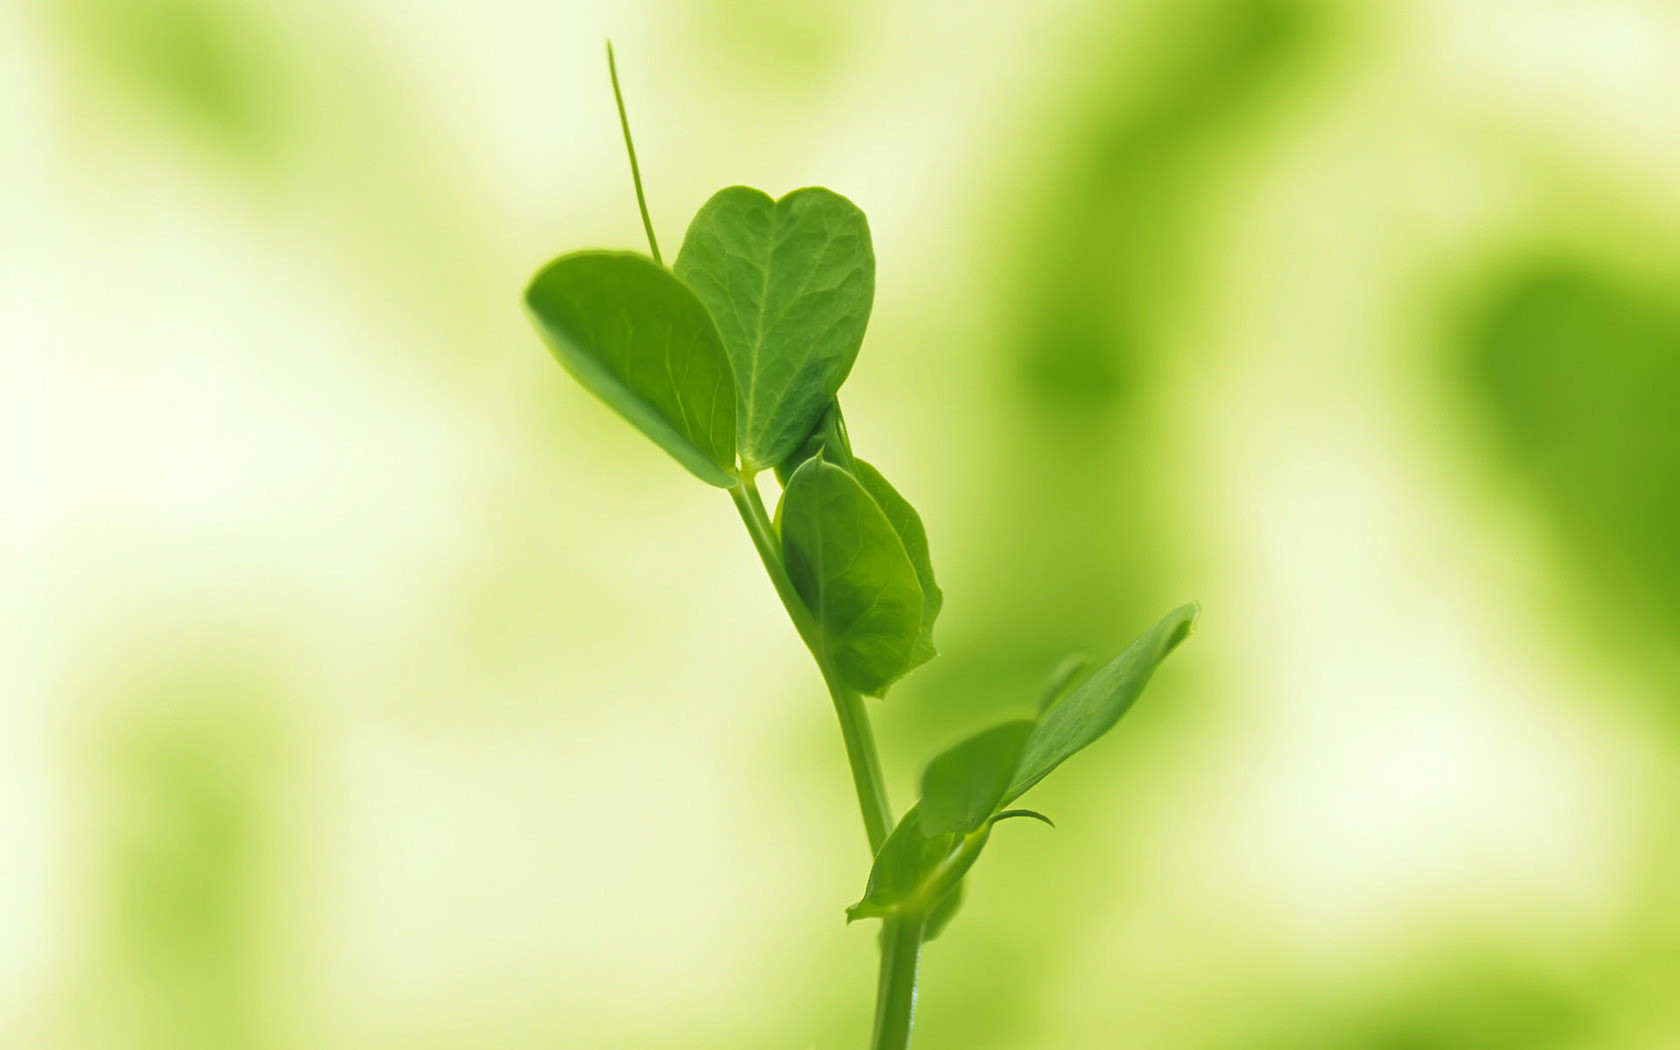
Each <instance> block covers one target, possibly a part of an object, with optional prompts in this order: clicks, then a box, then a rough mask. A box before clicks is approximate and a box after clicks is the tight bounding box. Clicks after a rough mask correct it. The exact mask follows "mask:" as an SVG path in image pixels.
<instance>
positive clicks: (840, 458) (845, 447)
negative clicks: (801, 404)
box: [776, 400, 852, 487]
mask: <svg viewBox="0 0 1680 1050" xmlns="http://www.w3.org/2000/svg"><path fill="white" fill-rule="evenodd" d="M815 455H822V456H824V457H826V458H827V459H828V461H829V462H830V463H837V464H839V465H840V466H842V467H845V468H846V469H847V470H851V469H852V439H851V438H850V437H848V436H847V434H846V420H845V417H844V416H842V415H841V414H840V402H839V401H838V400H835V401H830V402H829V403H828V407H827V408H825V409H823V414H822V415H820V416H818V417H817V425H816V426H815V427H813V428H811V432H810V433H809V434H807V435H805V440H804V441H803V442H802V443H801V444H800V446H799V447H798V448H796V449H794V450H793V451H792V452H790V453H788V456H787V458H786V459H784V460H782V461H781V462H780V463H778V464H776V480H777V481H779V482H781V483H782V485H783V487H786V485H787V483H788V478H791V477H793V472H794V471H796V470H798V469H799V467H800V465H801V464H803V463H804V462H805V461H806V460H808V459H810V458H811V457H812V456H815Z"/></svg>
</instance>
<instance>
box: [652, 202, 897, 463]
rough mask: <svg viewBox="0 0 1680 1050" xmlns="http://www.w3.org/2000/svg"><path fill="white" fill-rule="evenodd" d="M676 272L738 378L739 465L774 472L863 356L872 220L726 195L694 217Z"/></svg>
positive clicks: (845, 210) (826, 206) (836, 207)
mask: <svg viewBox="0 0 1680 1050" xmlns="http://www.w3.org/2000/svg"><path fill="white" fill-rule="evenodd" d="M676 271H677V275H678V276H680V277H681V278H682V279H683V280H685V281H687V282H688V284H689V286H690V287H692V288H693V289H694V291H695V294H697V295H698V296H699V297H700V300H701V301H702V302H704V303H705V304H706V307H707V309H709V310H710V311H711V313H712V317H713V319H714V320H716V322H717V327H718V333H719V334H720V335H721V336H722V337H723V345H724V349H725V350H726V351H728V353H729V359H730V361H731V363H733V365H734V366H735V383H736V387H737V405H738V406H739V407H738V410H737V418H738V420H739V429H738V431H737V434H736V440H737V442H738V445H739V448H740V452H741V460H742V462H743V463H744V464H745V465H746V467H747V469H749V470H754V469H759V468H763V467H773V466H775V465H776V464H778V463H780V462H781V461H782V460H783V459H785V458H787V456H788V454H789V453H791V452H792V451H793V450H794V449H795V448H796V447H798V445H799V443H800V442H801V441H803V440H804V439H805V436H806V435H807V434H809V433H810V432H811V428H812V427H813V426H814V425H815V424H816V422H817V417H818V416H820V415H822V413H823V409H824V407H825V406H827V405H828V403H829V401H830V400H832V399H833V397H834V394H835V392H836V391H837V390H839V389H840V384H841V383H843V382H845V379H846V375H847V373H849V372H850V371H851V370H852V362H853V361H855V360H856V359H857V353H858V348H859V347H860V346H862V345H863V332H864V328H865V327H866V326H867V325H868V323H869V309H870V306H871V305H872V304H873V302H874V299H875V251H874V248H873V246H872V245H871V243H870V239H869V222H868V220H866V219H865V218H864V216H863V212H861V211H859V210H858V207H857V205H855V204H853V203H852V202H851V201H849V200H847V199H846V198H844V197H842V196H840V195H839V194H838V193H834V192H833V191H831V190H826V189H822V188H821V187H811V188H808V189H802V190H795V191H794V192H792V193H790V194H788V195H787V196H785V197H783V198H782V199H781V200H777V201H773V200H771V199H770V197H769V196H768V195H767V194H765V193H764V192H763V191H761V190H755V189H750V188H748V187H746V186H731V187H730V188H728V189H726V190H720V191H719V192H718V193H717V194H715V195H714V196H713V197H712V199H711V200H709V201H707V202H706V203H705V204H704V205H703V206H702V207H701V208H700V212H699V214H697V215H695V216H694V221H693V222H692V223H690V224H689V227H688V236H687V237H685V238H684V239H683V245H682V250H681V251H680V252H679V253H678V254H677V264H676Z"/></svg>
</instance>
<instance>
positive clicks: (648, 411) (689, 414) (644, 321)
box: [525, 252, 735, 487]
mask: <svg viewBox="0 0 1680 1050" xmlns="http://www.w3.org/2000/svg"><path fill="white" fill-rule="evenodd" d="M525 308H526V312H527V313H528V314H529V315H530V317H531V320H532V323H533V324H535V325H536V328H537V331H538V333H539V334H541V335H542V337H543V341H544V342H545V343H547V344H548V348H549V349H550V350H551V351H552V352H553V354H554V356H555V357H556V358H557V359H558V360H559V361H560V364H561V365H562V366H563V367H564V368H565V369H566V371H567V372H569V373H571V375H572V376H573V377H574V378H575V379H576V380H577V381H578V382H579V383H580V384H582V385H583V387H584V388H585V389H587V390H588V391H589V392H590V393H592V394H594V395H595V396H596V397H598V398H600V399H601V400H602V401H604V402H606V403H607V404H608V405H609V406H610V407H611V408H613V409H614V410H615V411H616V412H618V414H619V415H621V416H623V417H624V418H625V419H627V420H629V421H630V423H632V424H633V425H635V427H636V428H637V429H638V430H640V431H641V432H642V433H644V434H646V435H647V436H648V437H650V438H652V439H653V440H654V442H655V443H657V444H658V445H659V446H660V447H661V448H663V449H665V451H667V452H669V453H670V454H671V455H672V456H674V457H675V458H676V460H677V462H679V463H681V464H682V465H683V466H685V467H687V468H688V469H689V471H691V472H692V473H693V474H694V475H695V476H696V477H698V478H700V480H702V481H705V482H707V483H709V484H712V485H718V486H723V487H727V486H729V485H731V484H733V483H734V481H735V479H734V477H733V476H732V473H731V470H732V468H733V466H734V462H735V396H734V391H735V384H734V380H733V378H732V376H731V371H730V365H729V359H728V357H727V356H726V355H725V353H724V350H723V344H722V343H721V342H720V340H719V339H718V334H717V330H716V327H715V326H714V325H713V323H712V319H711V315H710V314H709V313H708V312H707V311H706V308H705V307H704V306H703V305H702V304H701V302H700V300H699V299H697V298H696V297H695V295H694V293H693V292H692V291H690V290H689V289H688V287H687V286H686V285H684V284H683V283H682V282H681V281H679V280H678V279H677V278H676V276H675V275H674V274H672V273H671V272H670V271H669V270H666V269H665V268H663V267H661V266H659V265H658V264H657V263H655V262H654V261H653V260H652V259H649V258H646V257H645V256H641V255H637V254H634V253H632V252H578V253H576V254H573V255H564V256H561V257H560V258H558V259H556V260H554V261H553V262H551V263H549V264H548V265H547V266H545V267H543V269H542V270H541V271H539V272H538V273H537V275H536V277H534V278H532V280H531V284H530V286H529V287H528V288H527V289H526V290H525Z"/></svg>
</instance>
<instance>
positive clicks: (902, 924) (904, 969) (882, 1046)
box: [869, 914, 926, 1050]
mask: <svg viewBox="0 0 1680 1050" xmlns="http://www.w3.org/2000/svg"><path fill="white" fill-rule="evenodd" d="M925 922H926V919H925V916H922V915H919V914H915V915H893V916H890V917H888V918H887V919H886V920H885V922H883V923H882V925H881V979H880V982H879V984H877V986H876V990H875V1034H874V1036H873V1038H872V1039H871V1040H870V1043H869V1045H870V1047H871V1050H905V1048H906V1047H908V1046H909V1045H910V1026H911V1024H912V1023H913V1022H914V1020H915V1014H916V970H917V967H918V965H919V964H920V962H921V958H922V930H923V928H924V926H925Z"/></svg>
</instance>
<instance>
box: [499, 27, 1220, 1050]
mask: <svg viewBox="0 0 1680 1050" xmlns="http://www.w3.org/2000/svg"><path fill="white" fill-rule="evenodd" d="M607 61H608V69H609V71H610V74H611V79H612V87H613V95H614V99H615V101H616V102H617V105H618V114H619V120H620V123H621V126H622V128H623V131H624V145H625V149H626V151H627V152H628V153H629V156H630V171H631V178H632V181H633V182H634V183H635V189H636V202H637V206H638V208H639V209H640V211H641V217H642V223H643V226H644V227H645V229H646V231H647V238H648V248H649V250H650V252H651V256H652V257H651V258H649V257H648V256H643V255H639V254H635V253H631V252H621V251H585V252H575V253H572V254H569V255H563V256H561V257H560V258H558V259H555V260H554V261H553V262H551V263H549V264H548V265H547V266H545V267H543V268H542V269H541V270H540V271H538V273H537V275H536V276H535V277H534V278H533V279H532V281H531V283H530V286H529V287H528V288H527V289H526V291H525V309H526V312H527V313H528V314H529V315H530V318H531V321H532V323H533V324H534V325H535V326H536V329H537V332H538V334H540V335H541V336H542V338H543V340H544V341H545V342H546V343H547V344H548V347H549V349H550V350H551V351H552V352H553V354H554V356H555V358H556V359H558V360H559V362H560V364H561V365H562V366H563V367H564V368H565V369H566V371H567V372H569V373H570V374H571V375H572V376H573V377H575V378H576V379H577V381H578V382H579V383H581V384H582V385H583V386H584V388H585V389H587V390H588V391H589V392H590V393H592V394H594V395H595V396H596V397H597V398H599V399H600V400H601V401H603V402H605V403H606V404H607V405H608V406H609V407H610V408H612V409H613V410H614V411H616V412H617V413H618V414H619V415H621V416H623V417H624V419H626V420H627V421H629V422H630V423H631V424H632V425H634V426H635V427H636V428H637V429H638V430H640V431H641V432H642V433H644V434H646V435H647V436H648V437H649V438H651V439H653V441H654V443H655V444H657V445H659V446H660V447H661V448H663V449H664V450H665V451H666V452H668V453H670V455H671V457H672V458H673V459H675V460H676V461H677V462H678V463H680V464H682V466H683V467H684V468H686V469H687V470H688V471H689V472H690V473H691V474H693V475H694V476H695V477H698V478H699V479H700V480H701V481H704V482H706V483H707V484H710V485H715V486H717V487H718V488H722V489H724V490H726V491H727V492H728V493H729V496H730V498H731V500H732V501H733V502H734V504H735V507H736V510H737V512H738V513H739V514H740V517H741V520H742V522H743V524H745V526H746V529H747V533H748V535H749V536H750V538H751V539H752V542H753V546H754V547H755V548H756V549H757V551H758V555H759V558H760V560H761V561H762V562H763V564H764V568H765V570H766V572H768V574H769V576H770V580H771V583H772V584H773V585H774V586H775V589H776V593H777V595H778V596H779V597H780V598H781V600H782V604H783V605H784V606H785V607H786V609H787V613H788V616H789V618H790V619H791V620H792V621H793V625H794V628H795V630H796V631H797V632H798V634H799V637H800V639H801V640H802V641H803V642H804V643H805V646H806V648H808V649H809V650H810V652H811V655H812V657H813V658H814V659H815V661H816V665H817V669H818V671H819V672H820V673H821V676H822V679H823V681H824V683H825V684H826V686H827V687H828V692H829V697H830V699H831V700H832V702H833V705H834V710H835V713H836V715H837V716H838V718H839V721H840V730H841V735H842V737H843V738H844V741H845V745H846V754H847V758H848V761H849V764H850V766H851V773H852V780H853V785H854V788H855V789H856V792H857V797H858V805H859V808H860V810H861V812H862V815H863V824H864V831H865V833H866V835H867V838H868V842H869V852H870V857H871V858H872V864H871V867H870V870H869V874H868V879H867V880H866V882H865V886H864V891H863V896H862V898H861V899H859V900H858V901H857V903H855V904H853V905H852V906H851V907H850V908H848V909H847V910H846V919H847V921H848V922H851V921H855V920H859V919H880V920H882V929H881V971H880V977H879V982H878V985H877V1003H876V1014H875V1025H874V1035H873V1040H872V1043H871V1046H872V1047H873V1048H874V1050H902V1048H904V1047H907V1046H908V1045H909V1041H910V1029H911V1022H912V1018H913V1012H914V1006H915V999H916V978H917V971H918V966H919V960H920V956H921V948H922V945H923V944H924V943H925V942H927V941H928V940H930V939H932V938H933V937H935V936H937V935H938V934H939V933H940V931H941V930H943V929H944V927H945V926H946V924H947V923H948V922H950V921H951V918H952V917H953V915H955V913H956V911H957V908H958V905H959V903H960V901H961V899H962V892H963V879H964V877H965V876H966V875H967V874H968V872H969V870H970V869H971V868H972V867H973V865H974V863H975V862H976V861H977V860H978V859H979V857H980V854H981V852H982V850H983V849H984V848H985V846H986V844H987V842H988V840H989V839H990V837H991V834H992V830H993V829H994V828H995V827H996V825H997V824H998V823H999V822H1001V821H1004V820H1008V819H1011V818H1014V817H1031V818H1034V819H1037V820H1041V821H1043V822H1045V823H1046V824H1048V823H1050V821H1049V818H1048V817H1045V816H1044V815H1043V814H1041V813H1037V812H1035V811H1033V810H1030V809H1018V808H1010V807H1011V806H1012V804H1013V803H1015V802H1016V801H1017V800H1018V799H1019V798H1020V797H1021V796H1022V795H1023V794H1025V793H1026V792H1027V791H1029V790H1031V789H1032V787H1033V786H1034V785H1036V784H1037V783H1038V782H1039V781H1041V780H1043V779H1044V778H1045V777H1046V776H1048V775H1049V774H1050V773H1052V772H1053V771H1054V770H1055V769H1056V768H1057V767H1058V766H1060V765H1061V764H1062V763H1063V762H1065V761H1066V760H1067V759H1068V758H1070V757H1072V756H1073V755H1074V754H1076V753H1077V752H1079V751H1081V750H1083V749H1085V748H1086V747H1089V746H1090V745H1091V744H1092V743H1094V742H1095V741H1096V740H1097V739H1098V738H1099V737H1101V736H1102V735H1103V734H1104V733H1106V732H1108V731H1109V730H1110V729H1112V728H1113V727H1114V725H1115V723H1116V722H1118V721H1119V720H1120V718H1121V716H1123V715H1124V714H1125V713H1126V712H1127V711H1128V710H1130V708H1131V707H1132V705H1133V704H1134V703H1135V702H1136V701H1137V698H1138V696H1139V695H1140V694H1141V693H1142V692H1143V689H1144V686H1145V685H1147V684H1148V682H1149V678H1150V675H1151V674H1153V673H1154V671H1155V668H1156V667H1157V666H1159V665H1160V663H1161V661H1162V660H1164V659H1165V658H1166V656H1167V654H1168V653H1170V652H1172V651H1173V649H1174V648H1176V647H1177V646H1178V644H1179V643H1180V642H1182V641H1183V640H1184V639H1185V638H1186V637H1187V636H1188V635H1189V634H1190V632H1191V630H1192V629H1193V628H1194V626H1195V622H1196V616H1197V613H1198V611H1199V610H1198V607H1197V606H1196V605H1195V604H1194V603H1191V604H1188V605H1184V606H1181V607H1179V608H1178V609H1175V610H1173V611H1172V612H1170V613H1168V614H1167V615H1166V616H1165V617H1163V618H1162V619H1161V620H1160V622H1158V623H1156V624H1155V626H1154V627H1152V628H1150V629H1149V630H1148V631H1147V632H1145V633H1144V634H1143V636H1142V637H1140V638H1138V639H1137V640H1136V641H1135V642H1133V643H1132V644H1131V646H1130V647H1128V648H1127V649H1126V650H1125V651H1124V652H1123V653H1121V654H1120V655H1119V656H1118V657H1116V658H1115V659H1114V660H1112V661H1111V662H1110V663H1108V664H1107V665H1106V666H1104V667H1102V668H1100V669H1099V670H1097V671H1096V672H1095V673H1094V674H1092V675H1090V676H1089V677H1087V678H1085V679H1084V680H1083V681H1077V679H1078V677H1079V675H1080V673H1081V672H1082V671H1083V670H1084V668H1085V666H1086V663H1087V661H1086V660H1085V658H1084V657H1070V658H1069V659H1068V660H1066V661H1064V662H1063V663H1062V664H1061V665H1060V666H1059V667H1058V668H1057V669H1056V670H1055V672H1054V673H1053V674H1052V675H1051V677H1050V681H1049V682H1048V684H1047V685H1046V687H1045V689H1044V691H1043V693H1042V694H1041V695H1040V696H1039V697H1038V698H1037V702H1036V703H1035V704H1034V707H1033V711H1032V714H1031V716H1030V717H1022V718H1019V719H1016V720H1012V721H1007V722H1004V723H1003V724H1001V725H996V726H992V727H990V728H987V729H983V730H981V731H980V732H978V733H975V734H974V735H972V736H970V737H969V738H968V739H966V740H963V741H962V742H960V743H958V744H956V745H955V746H953V747H951V748H949V749H947V750H946V751H944V752H943V753H941V754H940V755H938V756H937V757H935V758H934V759H933V760H932V761H931V762H929V763H928V765H927V767H926V771H925V773H924V774H923V776H922V780H921V795H922V797H921V799H920V801H918V802H917V803H916V804H915V805H913V806H911V807H910V809H909V810H908V811H907V812H906V813H905V814H904V816H903V818H902V819H900V820H898V821H896V822H895V821H894V820H893V818H892V813H891V810H890V808H889V806H888V803H887V795H886V791H885V788H884V786H883V778H882V775H881V766H880V760H879V758H878V756H877V754H876V749H875V741H874V737H873V734H872V731H871V729H870V722H869V712H868V709H867V707H866V704H865V701H864V699H863V698H864V697H865V696H869V697H880V696H883V695H884V694H885V693H886V692H887V691H888V689H889V688H890V687H891V685H892V684H893V683H894V682H895V681H897V680H898V679H899V678H901V677H903V676H904V675H905V674H908V673H909V672H910V671H912V670H913V669H915V668H916V667H918V666H920V665H921V664H923V663H925V662H927V661H928V660H929V659H931V658H932V657H933V656H934V655H935V654H936V651H937V650H936V649H935V648H934V643H933V629H934V622H935V620H936V619H937V617H938V615H939V611H940V608H941V606H942V605H943V604H944V595H943V593H942V592H941V591H940V589H939V585H938V584H937V583H936V582H935V580H934V574H933V563H932V561H931V559H930V558H929V555H928V538H927V532H926V530H925V529H924V528H923V526H922V520H921V517H920V516H919V515H918V514H917V513H916V511H915V508H914V507H912V506H911V504H910V503H909V501H908V500H906V499H905V498H904V497H903V496H902V495H900V494H899V492H898V490H896V489H895V488H893V486H892V485H890V484H888V482H887V480H886V479H885V478H884V477H882V476H881V473H880V472H879V471H877V470H876V469H875V468H874V467H872V466H870V465H869V464H868V463H867V462H865V461H864V460H862V459H859V458H857V457H856V456H855V455H854V454H853V452H852V444H851V438H850V435H849V434H848V432H847V429H846V424H845V419H844V417H843V415H842V413H841V411H840V404H839V401H838V400H837V396H838V394H839V392H840V387H841V385H842V384H843V383H844V382H845V381H846V377H847V375H848V374H849V373H850V372H851V369H852V364H853V362H854V361H856V360H857V355H858V350H859V349H860V348H861V347H862V345H863V338H864V332H865V329H866V328H867V327H868V323H869V312H870V307H871V305H872V304H873V302H874V297H875V254H874V248H873V246H872V243H871V241H870V237H869V223H868V221H867V220H866V219H865V218H864V215H863V212H862V211H861V210H859V209H858V207H857V206H856V205H855V204H853V203H852V202H851V201H849V200H847V199H846V198H844V197H842V196H840V195H839V194H837V193H835V192H833V191H831V190H827V189H822V188H820V187H812V188H807V189H801V190H795V191H794V192H792V193H789V194H787V195H786V196H784V197H781V198H780V199H773V198H771V197H770V196H769V195H768V194H765V193H763V192H761V191H759V190H755V189H748V188H746V187H743V186H733V187H730V188H728V189H725V190H721V191H719V192H718V193H717V194H715V195H714V196H713V197H712V198H711V199H710V200H709V201H707V202H706V203H705V204H704V205H702V206H701V208H700V211H699V213H698V214H697V215H696V216H695V217H694V221H693V222H692V223H691V224H690V225H689V228H688V234H687V236H686V237H684V238H683V244H682V249H681V251H680V252H679V254H678V255H677V259H676V264H675V266H674V268H672V269H667V268H666V267H665V265H664V262H663V260H662V258H661V257H660V254H659V245H658V242H657V240H656V239H655V237H654V231H653V223H652V221H651V220H650V219H649V218H648V211H647V198H646V195H645V194H644V192H643V189H642V178H641V171H640V168H639V167H638V165H637V163H636V151H635V147H634V145H633V144H632V142H631V138H630V124H629V120H628V118H627V117H626V115H625V111H624V97H623V93H622V92H621V91H620V89H619V84H618V71H617V68H616V65H615V64H614V62H613V58H612V47H611V45H610V44H609V45H608V47H607ZM766 470H772V471H774V472H775V475H776V477H777V478H778V479H779V481H780V482H781V484H782V494H781V499H780V501H779V503H778V505H777V507H776V511H775V514H774V515H772V514H771V513H770V512H769V510H768V509H767V508H766V506H765V504H764V500H763V498H762V496H761V495H760V492H759V489H758V483H757V478H758V475H759V474H761V473H762V472H764V471H766Z"/></svg>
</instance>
